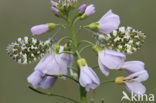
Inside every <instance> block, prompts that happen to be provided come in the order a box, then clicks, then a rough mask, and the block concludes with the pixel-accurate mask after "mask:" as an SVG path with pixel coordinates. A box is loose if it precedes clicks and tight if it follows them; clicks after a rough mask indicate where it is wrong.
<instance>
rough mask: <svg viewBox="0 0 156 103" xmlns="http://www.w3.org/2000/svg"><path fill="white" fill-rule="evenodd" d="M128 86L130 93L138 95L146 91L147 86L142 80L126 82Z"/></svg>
mask: <svg viewBox="0 0 156 103" xmlns="http://www.w3.org/2000/svg"><path fill="white" fill-rule="evenodd" d="M126 88H127V90H128V91H129V92H130V93H133V94H135V95H137V96H139V95H143V94H144V93H145V92H146V88H145V86H144V85H143V84H141V83H140V82H129V83H126Z"/></svg>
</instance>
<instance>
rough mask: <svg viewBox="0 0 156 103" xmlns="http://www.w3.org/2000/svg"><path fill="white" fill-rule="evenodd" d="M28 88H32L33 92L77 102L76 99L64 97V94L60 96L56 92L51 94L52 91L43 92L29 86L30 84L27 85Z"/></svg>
mask: <svg viewBox="0 0 156 103" xmlns="http://www.w3.org/2000/svg"><path fill="white" fill-rule="evenodd" d="M28 88H29V89H31V90H33V91H34V92H36V93H39V94H42V95H47V96H55V97H60V98H64V99H67V100H70V101H72V102H74V103H79V102H78V101H76V100H74V99H71V98H68V97H65V96H61V95H57V94H52V93H45V92H42V91H39V90H37V89H35V88H33V87H31V86H30V85H28Z"/></svg>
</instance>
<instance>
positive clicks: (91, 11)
mask: <svg viewBox="0 0 156 103" xmlns="http://www.w3.org/2000/svg"><path fill="white" fill-rule="evenodd" d="M94 13H95V7H94V5H93V4H91V5H89V6H87V8H86V10H85V14H86V15H87V16H91V15H93V14H94Z"/></svg>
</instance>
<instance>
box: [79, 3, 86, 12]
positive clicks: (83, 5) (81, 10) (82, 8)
mask: <svg viewBox="0 0 156 103" xmlns="http://www.w3.org/2000/svg"><path fill="white" fill-rule="evenodd" d="M86 8H87V5H86V4H82V5H81V6H80V7H79V9H78V11H79V13H80V14H83V13H84V12H85V10H86Z"/></svg>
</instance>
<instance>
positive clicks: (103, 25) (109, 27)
mask: <svg viewBox="0 0 156 103" xmlns="http://www.w3.org/2000/svg"><path fill="white" fill-rule="evenodd" d="M98 22H99V24H100V25H99V30H100V32H102V33H105V34H109V33H110V32H112V31H113V30H115V29H117V28H118V26H119V24H120V17H119V16H118V15H116V14H114V13H112V10H109V11H108V12H107V13H106V14H105V15H104V16H103V17H102V18H101V19H100V20H99V21H98Z"/></svg>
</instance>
